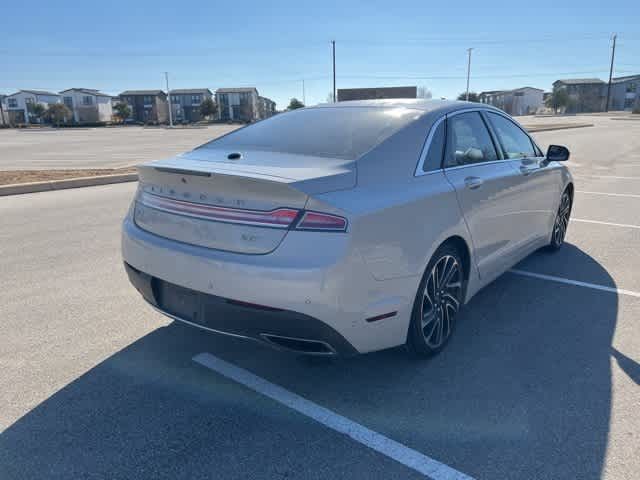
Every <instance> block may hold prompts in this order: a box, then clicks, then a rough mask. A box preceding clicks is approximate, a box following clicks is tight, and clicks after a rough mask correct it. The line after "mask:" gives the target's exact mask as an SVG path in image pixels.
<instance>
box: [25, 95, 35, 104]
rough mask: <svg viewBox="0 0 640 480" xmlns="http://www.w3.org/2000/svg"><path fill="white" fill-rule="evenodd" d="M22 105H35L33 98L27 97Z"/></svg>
mask: <svg viewBox="0 0 640 480" xmlns="http://www.w3.org/2000/svg"><path fill="white" fill-rule="evenodd" d="M24 103H26V104H27V105H29V104H30V103H35V100H34V98H33V97H27V98H25V99H24Z"/></svg>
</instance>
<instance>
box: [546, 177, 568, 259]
mask: <svg viewBox="0 0 640 480" xmlns="http://www.w3.org/2000/svg"><path fill="white" fill-rule="evenodd" d="M572 206H573V198H572V195H571V191H570V190H569V188H567V189H565V191H564V192H562V196H561V197H560V205H559V206H558V211H557V212H556V219H555V220H554V222H553V230H551V240H550V242H549V245H548V246H547V250H549V251H551V252H555V251H557V250H559V249H560V247H562V245H564V238H565V236H566V235H567V228H568V227H569V219H570V218H571V207H572Z"/></svg>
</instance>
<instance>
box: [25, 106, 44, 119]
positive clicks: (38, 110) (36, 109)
mask: <svg viewBox="0 0 640 480" xmlns="http://www.w3.org/2000/svg"><path fill="white" fill-rule="evenodd" d="M27 111H28V112H29V119H30V120H31V119H33V120H40V118H41V117H42V116H43V115H44V112H45V111H46V109H45V108H44V105H42V104H41V103H33V102H31V103H28V104H27Z"/></svg>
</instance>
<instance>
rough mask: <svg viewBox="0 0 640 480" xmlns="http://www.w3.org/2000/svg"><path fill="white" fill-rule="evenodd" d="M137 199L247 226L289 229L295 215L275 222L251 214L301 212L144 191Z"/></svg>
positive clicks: (150, 205)
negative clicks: (227, 204) (226, 204)
mask: <svg viewBox="0 0 640 480" xmlns="http://www.w3.org/2000/svg"><path fill="white" fill-rule="evenodd" d="M136 201H137V202H138V203H140V204H141V205H144V206H145V207H147V208H151V209H154V210H158V211H162V212H165V213H169V214H173V215H179V216H184V217H191V218H197V219H200V220H207V221H211V222H221V223H233V224H240V225H246V226H254V227H269V228H277V229H281V230H286V229H288V228H289V227H290V226H291V225H292V224H293V220H294V219H295V217H294V218H293V219H292V220H291V221H290V222H289V223H288V224H284V223H274V222H264V221H260V220H258V219H255V220H252V219H251V216H254V217H260V216H267V215H269V214H272V213H274V212H278V211H290V212H294V211H295V212H296V215H297V214H299V212H300V210H299V209H295V208H287V207H278V208H274V209H273V210H268V211H266V210H248V209H242V208H231V207H218V206H215V205H209V204H205V203H196V202H188V201H184V200H177V199H175V198H171V197H163V196H160V195H155V194H153V193H149V192H144V191H143V192H142V193H140V194H139V195H138V196H137V199H136ZM216 212H218V213H219V214H220V216H216ZM225 214H227V215H246V216H247V217H248V218H243V219H241V218H232V217H227V216H225Z"/></svg>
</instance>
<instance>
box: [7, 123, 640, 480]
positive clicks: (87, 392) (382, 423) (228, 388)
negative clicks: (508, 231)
mask: <svg viewBox="0 0 640 480" xmlns="http://www.w3.org/2000/svg"><path fill="white" fill-rule="evenodd" d="M590 120H591V121H592V123H594V127H590V128H580V129H572V130H558V131H551V132H541V133H538V134H536V138H537V139H538V140H539V143H540V144H541V146H542V147H546V145H547V144H549V143H560V144H565V145H567V146H568V147H569V148H570V149H571V150H572V158H571V160H570V162H569V166H570V168H571V169H572V172H573V173H574V176H575V185H576V198H575V202H574V210H573V214H572V217H573V221H572V222H571V224H570V227H569V231H568V236H567V243H566V245H565V246H564V247H563V249H562V250H561V251H559V252H558V253H556V254H548V253H542V252H540V253H535V254H533V255H532V256H530V257H529V258H527V259H526V260H524V261H523V262H521V264H520V265H518V266H517V267H516V268H517V270H518V271H519V272H520V273H507V274H505V275H503V276H502V277H501V278H499V279H498V280H497V281H495V282H494V283H493V284H491V285H490V286H488V287H487V288H485V289H484V290H483V291H482V292H480V293H479V294H478V295H477V296H476V297H475V298H474V299H473V300H472V301H471V303H470V304H469V305H468V306H467V307H466V308H465V310H464V311H463V313H462V315H461V318H460V320H459V324H458V327H457V332H456V334H455V335H454V337H453V339H452V341H451V343H450V345H449V346H448V348H447V349H446V350H445V351H444V352H443V353H442V354H441V355H439V356H438V357H436V358H433V359H431V360H429V361H416V360H414V359H411V358H410V357H408V356H407V355H406V353H405V352H404V350H403V349H395V350H389V351H384V352H379V353H374V354H369V355H362V356H359V357H355V358H350V359H337V360H332V361H310V360H305V359H301V358H298V357H295V356H292V355H288V354H281V353H277V352H274V351H272V350H270V349H267V348H264V347H261V346H258V345H254V344H250V343H244V342H242V341H239V340H234V339H229V338H220V337H217V336H215V335H209V334H204V333H203V332H200V331H196V330H195V329H192V328H189V327H184V326H181V325H176V324H175V323H172V322H171V321H169V320H168V319H166V318H165V317H163V316H161V315H159V314H157V313H155V312H154V311H152V310H151V309H150V308H149V307H148V306H146V305H145V304H144V303H143V301H142V300H141V298H140V297H139V295H138V294H137V293H136V292H135V291H134V289H133V288H132V287H131V286H130V285H129V283H128V280H127V279H126V275H125V273H124V270H123V268H122V264H121V258H120V250H119V230H120V221H121V219H122V217H123V216H124V214H125V212H126V210H127V208H128V206H129V202H130V199H131V197H132V195H133V192H134V190H135V184H133V183H129V184H120V185H111V186H102V187H92V188H83V189H75V190H65V191H58V192H43V193H36V194H27V195H19V196H13V197H4V198H0V279H2V288H0V310H1V311H2V321H1V322H0V339H1V340H0V345H1V346H2V348H0V406H1V408H0V431H1V433H0V478H2V479H41V478H65V479H67V478H96V479H99V478H110V479H116V478H122V479H125V478H126V479H131V478H154V479H156V478H167V479H177V478H224V479H247V478H255V479H263V478H282V479H284V478H286V479H297V478H301V479H302V478H305V479H306V478H318V479H320V478H322V479H326V478H332V479H334V478H345V479H347V478H348V479H353V478H367V479H376V478H380V479H389V478H399V479H400V478H401V479H405V478H406V479H412V478H425V476H424V475H423V474H420V473H418V471H419V469H417V468H415V466H416V463H417V464H420V462H423V463H422V464H420V465H422V466H426V467H425V469H429V468H431V471H432V472H433V473H432V474H431V475H430V476H431V478H437V479H452V478H467V477H464V476H463V475H467V476H469V477H472V478H477V479H512V478H513V479H599V478H604V479H616V480H617V479H625V480H626V479H635V478H638V476H639V474H638V472H640V363H639V362H640V323H639V322H638V318H640V275H638V273H637V272H638V271H639V270H640V121H622V120H618V121H616V120H611V119H610V118H608V117H593V118H590ZM0 133H1V132H0ZM172 133H173V132H172ZM0 148H1V147H0ZM154 148H155V147H154ZM158 148H159V147H158ZM3 158H4V157H3ZM203 354H205V356H203ZM194 358H199V359H201V360H203V359H204V360H205V361H204V363H210V364H211V365H213V366H214V368H217V369H218V371H214V370H211V369H210V368H206V367H205V366H203V365H202V364H200V363H197V362H196V361H194V360H193V359H194ZM207 359H208V360H207ZM220 360H222V361H224V362H226V363H224V364H223V363H220ZM211 362H213V363H211ZM216 362H217V363H216ZM215 365H218V367H216V366H215ZM220 365H222V366H223V367H224V366H226V365H230V366H231V368H232V369H233V368H239V369H242V370H232V372H231V373H228V372H227V373H226V374H222V373H220V372H221V371H222V370H221V368H220ZM233 372H235V373H237V376H236V377H235V380H234V379H233V375H234V373H233ZM256 382H257V383H256ZM277 386H279V387H282V388H283V389H285V390H278V388H277ZM261 388H262V392H263V393H258V392H256V391H255V390H256V389H258V390H260V389H261ZM265 389H266V390H265ZM265 392H266V393H267V394H269V393H272V394H273V395H274V396H275V397H276V399H275V400H274V399H273V398H269V397H268V396H265V395H264V393H265ZM293 394H295V395H299V396H301V397H303V398H304V399H305V400H307V401H308V402H309V403H302V404H301V403H296V402H299V400H298V397H292V396H291V395H293ZM287 399H289V400H291V402H292V403H291V404H290V405H289V406H287V405H284V404H283V400H285V403H286V400H287ZM296 405H297V406H298V407H300V405H302V407H301V408H299V409H298V410H295V409H292V408H291V406H294V407H295V406H296ZM322 408H325V409H329V410H330V412H329V413H327V412H326V411H324V410H322ZM300 409H302V410H303V412H304V411H305V409H307V410H306V413H301V412H300ZM309 409H310V410H309ZM314 414H316V415H319V417H320V419H321V421H316V420H314V419H313V418H314V417H313V415H314ZM335 422H338V424H336V423H335ZM349 422H351V423H349ZM327 425H329V426H327ZM332 425H333V426H332ZM336 425H337V426H336ZM340 428H344V429H346V430H347V431H349V432H350V435H345V434H343V433H340V430H339V429H340ZM343 431H344V430H343ZM354 437H355V438H354ZM387 441H388V442H387ZM391 441H393V442H397V443H393V442H391ZM372 446H373V447H374V448H370V447H372ZM376 446H378V447H380V449H379V450H376V449H375V447H376ZM435 461H437V462H441V464H442V465H443V468H441V469H438V468H435V467H437V465H439V464H435ZM412 465H413V467H412ZM420 465H418V466H420ZM423 470H424V469H423Z"/></svg>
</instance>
